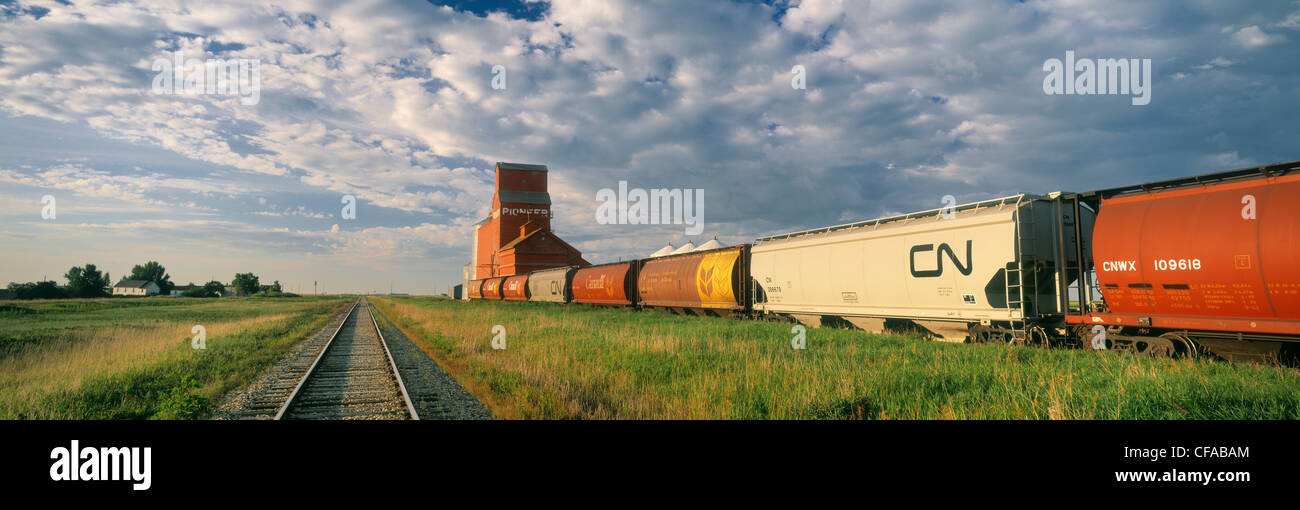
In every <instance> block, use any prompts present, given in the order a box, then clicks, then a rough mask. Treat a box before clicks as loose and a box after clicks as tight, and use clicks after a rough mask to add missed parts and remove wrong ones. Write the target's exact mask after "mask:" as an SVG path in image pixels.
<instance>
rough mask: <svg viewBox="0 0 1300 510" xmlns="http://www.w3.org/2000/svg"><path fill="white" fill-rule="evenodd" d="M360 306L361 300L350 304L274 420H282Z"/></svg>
mask: <svg viewBox="0 0 1300 510" xmlns="http://www.w3.org/2000/svg"><path fill="white" fill-rule="evenodd" d="M360 304H361V298H357V301H356V302H355V303H352V308H348V311H347V313H346V314H344V315H343V322H340V323H339V327H338V329H335V330H334V334H332V335H330V339H329V341H328V342H325V347H322V348H321V350H320V354H317V355H316V360H315V361H312V362H311V366H310V367H308V368H307V373H305V374H303V375H302V379H299V380H298V385H297V386H294V387H293V392H291V393H289V398H287V399H285V401H284V405H282V406H280V410H279V411H277V412H276V413H275V419H276V420H281V419H284V413H285V412H287V411H288V410H289V406H291V405H293V401H294V399H296V398H298V392H299V391H301V390H302V387H303V386H305V385H306V384H307V379H310V378H311V374H312V372H315V371H316V366H317V365H320V360H321V359H323V358H324V357H325V353H326V352H328V351H329V350H330V346H331V345H334V339H335V338H338V336H339V332H340V331H343V326H345V325H347V323H348V319H349V318H351V317H352V312H355V311H356V309H357V305H360Z"/></svg>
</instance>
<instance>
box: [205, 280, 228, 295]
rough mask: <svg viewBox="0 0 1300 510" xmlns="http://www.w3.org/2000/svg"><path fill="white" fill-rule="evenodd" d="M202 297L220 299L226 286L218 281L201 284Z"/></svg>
mask: <svg viewBox="0 0 1300 510" xmlns="http://www.w3.org/2000/svg"><path fill="white" fill-rule="evenodd" d="M203 291H204V293H205V295H204V297H221V294H222V293H224V292H225V291H226V286H225V285H224V284H222V283H221V282H219V281H216V280H212V281H210V282H208V283H205V284H203Z"/></svg>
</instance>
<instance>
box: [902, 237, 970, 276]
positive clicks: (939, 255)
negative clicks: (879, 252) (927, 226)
mask: <svg viewBox="0 0 1300 510" xmlns="http://www.w3.org/2000/svg"><path fill="white" fill-rule="evenodd" d="M927 251H934V252H935V253H934V258H935V267H934V269H926V270H923V271H917V270H916V254H917V253H921V252H927ZM944 253H947V254H948V259H949V260H951V261H952V264H953V265H954V266H957V270H958V271H961V274H963V275H965V276H970V272H971V263H970V261H971V241H970V240H969V239H967V240H966V265H962V263H961V260H958V259H957V254H955V253H953V252H952V247H950V246H948V243H941V244H939V249H938V250H935V249H934V245H933V244H918V245H916V246H913V247H912V251H911V252H910V253H908V255H909V257H908V258H909V259H910V260H909V261H908V262H910V266H911V270H912V276H914V277H916V278H934V277H936V276H940V275H942V274H943V254H944Z"/></svg>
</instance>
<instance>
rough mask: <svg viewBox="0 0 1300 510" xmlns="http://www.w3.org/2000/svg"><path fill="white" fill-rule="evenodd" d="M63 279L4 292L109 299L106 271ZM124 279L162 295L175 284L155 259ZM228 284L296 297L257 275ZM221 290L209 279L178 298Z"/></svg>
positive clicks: (76, 270)
mask: <svg viewBox="0 0 1300 510" xmlns="http://www.w3.org/2000/svg"><path fill="white" fill-rule="evenodd" d="M63 278H64V279H65V280H67V284H65V285H59V284H58V283H57V282H55V281H53V280H45V281H39V282H27V283H17V282H10V283H9V287H8V290H9V292H10V293H12V294H13V297H14V298H15V299H59V298H94V297H105V296H110V295H112V293H113V291H112V289H113V278H112V277H111V276H109V274H108V273H107V272H101V271H100V270H99V268H98V267H95V265H94V264H86V265H84V266H73V267H72V268H71V269H68V272H67V273H64V275H63ZM125 279H126V280H144V281H151V282H154V284H155V285H158V292H159V293H160V294H164V295H165V294H170V293H171V291H172V289H175V288H176V284H175V283H172V281H171V275H170V274H167V268H165V267H163V265H162V264H159V263H158V261H155V260H151V261H149V262H146V263H144V264H137V265H135V266H134V267H132V268H131V275H130V276H128V277H126V278H125ZM191 285H192V284H191ZM230 285H231V287H234V290H235V293H236V294H238V295H242V296H252V295H265V296H284V297H296V296H297V294H292V293H286V292H284V291H283V289H282V288H281V286H280V281H279V280H276V281H275V282H274V283H272V284H271V285H262V284H261V281H260V280H259V279H258V277H257V275H255V274H253V273H236V274H235V277H234V279H233V280H231V283H230ZM225 290H226V286H225V284H223V283H221V282H219V281H216V280H213V281H210V282H207V283H205V284H203V285H202V286H201V287H196V288H192V289H189V290H186V291H184V292H181V296H184V297H221V295H222V294H223V293H224V292H225Z"/></svg>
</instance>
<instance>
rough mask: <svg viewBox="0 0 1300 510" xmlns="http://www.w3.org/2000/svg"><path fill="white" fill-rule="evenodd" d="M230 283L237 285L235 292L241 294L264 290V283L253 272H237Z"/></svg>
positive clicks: (246, 294) (247, 294)
mask: <svg viewBox="0 0 1300 510" xmlns="http://www.w3.org/2000/svg"><path fill="white" fill-rule="evenodd" d="M230 284H231V285H234V286H235V293H236V294H239V295H241V296H250V295H253V294H256V293H257V292H258V291H260V290H262V283H261V282H259V281H258V280H257V275H255V274H253V273H236V274H235V279H234V280H233V281H231V282H230Z"/></svg>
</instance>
